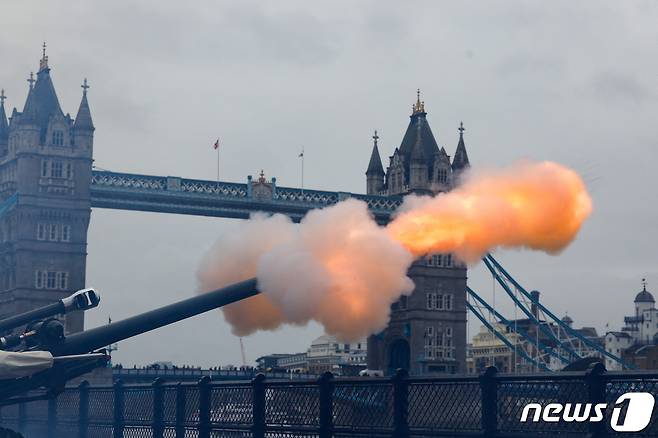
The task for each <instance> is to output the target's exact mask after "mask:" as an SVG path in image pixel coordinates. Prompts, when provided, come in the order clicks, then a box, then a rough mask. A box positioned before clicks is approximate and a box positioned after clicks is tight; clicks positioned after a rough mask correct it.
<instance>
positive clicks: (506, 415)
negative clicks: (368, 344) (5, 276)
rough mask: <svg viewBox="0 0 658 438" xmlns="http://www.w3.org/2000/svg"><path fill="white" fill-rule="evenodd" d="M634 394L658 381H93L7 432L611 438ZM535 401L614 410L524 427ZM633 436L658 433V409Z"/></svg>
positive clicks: (37, 437)
mask: <svg viewBox="0 0 658 438" xmlns="http://www.w3.org/2000/svg"><path fill="white" fill-rule="evenodd" d="M627 392H648V393H651V394H653V395H654V397H655V396H657V395H658V373H643V374H641V373H638V372H623V373H607V372H606V371H605V369H604V368H603V367H602V366H600V364H599V365H598V366H595V367H593V368H592V369H590V370H589V371H587V372H569V373H545V374H532V375H509V374H498V373H497V372H496V369H495V368H489V369H487V371H486V372H485V373H484V374H482V375H480V376H452V377H432V378H416V377H408V376H407V374H406V372H404V371H400V372H398V373H397V374H396V375H394V376H393V377H392V378H334V376H333V375H331V374H330V373H326V374H324V375H322V376H321V377H320V378H319V379H317V380H307V381H303V380H298V381H286V380H268V379H266V378H265V376H263V375H258V376H257V377H256V378H254V379H253V380H252V381H251V382H220V383H217V382H211V380H210V378H209V377H204V378H202V379H201V380H200V381H199V382H198V383H175V384H173V383H166V382H164V381H163V380H161V379H157V380H156V381H155V382H153V383H152V384H146V385H124V384H122V383H121V382H117V383H116V384H114V385H113V386H105V387H93V386H90V385H89V384H88V383H86V382H83V383H81V384H80V385H79V386H77V387H70V388H66V390H65V391H64V392H63V393H61V394H60V395H59V396H58V397H57V398H56V399H52V400H47V401H33V402H29V403H25V404H21V405H15V406H7V407H4V408H2V410H1V411H0V414H1V417H0V423H1V424H2V426H3V427H8V428H12V429H17V430H18V431H20V432H22V433H24V434H25V436H26V437H28V438H60V437H61V438H74V437H79V438H97V437H99V438H124V437H126V438H128V437H130V438H132V437H135V438H142V437H143V438H190V437H194V438H197V437H198V438H210V437H257V438H264V437H271V438H274V437H277V438H279V437H280V438H283V437H322V438H325V437H360V436H369V437H430V436H491V437H507V436H523V437H534V436H557V435H560V436H561V437H569V436H574V437H576V436H585V435H588V436H610V435H614V434H615V431H614V430H613V429H612V427H611V425H610V423H611V418H612V411H613V409H614V408H615V402H616V400H617V399H618V397H619V396H621V395H622V394H624V393H627ZM529 403H538V404H540V405H541V406H546V405H548V404H549V403H561V404H565V403H572V404H575V403H581V404H584V403H592V404H596V403H606V404H607V407H606V408H605V410H604V416H605V418H604V420H603V421H599V422H590V421H587V420H586V421H582V422H565V421H563V420H559V421H555V422H550V421H539V422H532V421H527V422H522V421H521V416H522V412H523V408H524V406H526V405H527V404H529ZM618 409H619V408H618ZM622 409H628V405H626V407H625V408H624V407H623V406H622ZM656 410H658V409H655V410H654V411H656ZM624 415H625V414H624ZM622 417H623V415H622ZM620 421H623V419H622V420H620ZM627 435H628V434H627ZM630 436H647V437H649V436H652V437H655V436H658V419H657V418H656V412H654V413H653V417H652V419H651V422H650V424H649V425H648V426H647V427H646V428H645V429H644V430H643V431H642V432H640V433H635V434H631V435H630Z"/></svg>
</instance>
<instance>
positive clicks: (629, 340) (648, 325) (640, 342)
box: [605, 279, 658, 371]
mask: <svg viewBox="0 0 658 438" xmlns="http://www.w3.org/2000/svg"><path fill="white" fill-rule="evenodd" d="M633 304H634V307H635V309H634V310H635V313H634V315H631V316H625V317H624V327H622V329H621V331H609V332H608V333H606V336H605V348H606V351H608V352H609V353H612V354H614V355H617V356H621V357H622V359H623V360H624V362H626V363H628V364H632V365H635V367H636V368H641V369H658V362H657V361H658V352H657V351H656V349H657V348H658V347H656V345H657V344H658V309H656V300H655V299H654V297H653V295H652V294H651V293H650V292H649V291H648V290H647V283H646V281H645V280H644V279H643V280H642V290H641V291H640V292H638V293H637V295H635V300H633ZM605 365H606V368H607V369H608V370H615V371H617V370H621V364H619V363H616V362H613V361H612V360H610V359H607V358H606V362H605Z"/></svg>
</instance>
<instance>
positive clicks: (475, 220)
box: [387, 162, 592, 262]
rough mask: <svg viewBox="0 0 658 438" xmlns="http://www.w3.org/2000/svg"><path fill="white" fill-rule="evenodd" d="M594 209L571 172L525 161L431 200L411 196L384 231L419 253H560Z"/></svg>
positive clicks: (469, 257) (471, 256)
mask: <svg viewBox="0 0 658 438" xmlns="http://www.w3.org/2000/svg"><path fill="white" fill-rule="evenodd" d="M591 211H592V201H591V199H590V197H589V195H588V193H587V190H586V188H585V184H584V183H583V181H582V180H581V179H580V177H579V176H578V175H577V174H576V173H575V172H574V171H572V170H571V169H568V168H566V167H563V166H561V165H559V164H556V163H552V162H542V163H521V164H518V165H516V166H512V167H511V168H510V169H507V170H502V171H497V172H491V173H487V174H480V175H478V176H477V177H474V178H471V179H467V180H466V182H465V183H464V184H463V185H462V186H460V187H459V188H457V189H455V190H453V191H452V192H449V193H445V194H441V195H439V196H436V197H434V198H431V197H427V196H423V197H419V196H410V197H407V198H406V199H405V202H404V204H403V205H402V208H401V213H400V214H399V215H398V216H397V217H396V218H395V219H394V220H393V221H392V222H391V223H390V224H389V225H388V227H387V230H388V232H389V234H390V235H391V237H392V238H393V239H394V240H396V241H398V242H400V243H401V244H402V245H404V246H405V247H406V248H407V249H408V250H409V251H410V252H411V253H412V254H414V255H415V256H421V255H425V254H430V253H453V254H455V255H456V256H457V257H458V258H460V259H461V260H464V261H467V262H474V261H476V260H478V259H479V258H480V257H481V256H482V255H484V254H485V253H486V252H487V251H489V250H491V249H493V248H496V247H498V246H508V247H510V246H514V247H528V248H532V249H539V250H544V251H547V252H549V253H556V252H558V251H560V250H562V249H564V248H565V247H566V246H567V245H568V244H569V243H570V242H571V241H572V240H573V239H574V238H575V236H576V234H577V233H578V231H579V229H580V227H581V225H582V223H583V221H584V220H585V219H587V217H588V216H589V215H590V213H591Z"/></svg>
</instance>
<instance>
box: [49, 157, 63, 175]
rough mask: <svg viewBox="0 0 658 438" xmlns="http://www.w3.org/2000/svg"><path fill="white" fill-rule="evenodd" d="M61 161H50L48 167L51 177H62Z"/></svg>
mask: <svg viewBox="0 0 658 438" xmlns="http://www.w3.org/2000/svg"><path fill="white" fill-rule="evenodd" d="M62 167H63V166H62V162H61V161H57V160H53V162H52V163H51V167H50V176H51V177H53V178H61V177H62Z"/></svg>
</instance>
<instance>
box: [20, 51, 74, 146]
mask: <svg viewBox="0 0 658 438" xmlns="http://www.w3.org/2000/svg"><path fill="white" fill-rule="evenodd" d="M28 83H29V84H30V92H29V93H28V96H27V100H26V101H25V107H24V108H23V116H22V117H21V119H22V120H24V121H25V122H29V123H34V124H36V125H38V126H39V127H40V128H41V135H40V139H41V141H44V140H45V135H46V131H47V129H48V122H49V121H50V118H51V117H52V116H55V115H61V116H62V117H63V116H64V113H63V112H62V108H61V107H60V106H59V100H58V99H57V93H56V92H55V86H54V85H53V81H52V79H51V78H50V68H49V67H48V56H46V45H45V43H44V46H43V53H42V57H41V61H40V62H39V71H38V72H37V79H36V81H35V80H34V76H33V75H32V74H30V79H28Z"/></svg>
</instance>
